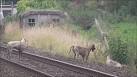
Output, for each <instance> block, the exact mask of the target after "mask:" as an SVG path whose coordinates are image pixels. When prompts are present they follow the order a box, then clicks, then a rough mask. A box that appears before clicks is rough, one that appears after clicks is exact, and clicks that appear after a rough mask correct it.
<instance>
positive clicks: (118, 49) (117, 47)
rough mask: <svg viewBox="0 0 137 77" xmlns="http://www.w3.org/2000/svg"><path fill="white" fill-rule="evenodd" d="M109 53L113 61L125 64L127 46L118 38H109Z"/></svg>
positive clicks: (127, 59) (126, 61)
mask: <svg viewBox="0 0 137 77" xmlns="http://www.w3.org/2000/svg"><path fill="white" fill-rule="evenodd" d="M109 47H110V48H109V53H110V55H111V57H112V59H113V60H115V61H118V62H120V63H121V64H127V63H128V61H129V57H128V44H127V43H126V42H124V41H122V40H121V39H120V37H115V38H111V39H110V42H109Z"/></svg>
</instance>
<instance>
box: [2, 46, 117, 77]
mask: <svg viewBox="0 0 137 77" xmlns="http://www.w3.org/2000/svg"><path fill="white" fill-rule="evenodd" d="M1 48H3V47H1ZM5 48H6V47H5ZM5 50H6V49H5ZM14 54H17V52H15V51H14ZM21 56H22V57H25V58H28V59H32V60H35V61H38V62H41V63H44V64H48V65H51V66H56V67H58V68H61V69H66V70H69V71H73V72H75V73H80V74H82V75H84V76H85V77H118V76H115V75H112V74H108V73H104V72H101V71H97V70H94V69H89V68H85V67H82V66H78V65H74V64H70V63H67V62H64V61H59V60H56V59H51V58H48V57H43V56H40V55H37V54H32V53H29V52H27V51H24V52H22V55H21Z"/></svg>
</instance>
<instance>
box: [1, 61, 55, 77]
mask: <svg viewBox="0 0 137 77" xmlns="http://www.w3.org/2000/svg"><path fill="white" fill-rule="evenodd" d="M0 61H2V62H3V61H4V62H7V63H9V64H12V65H15V66H16V67H20V68H24V69H25V70H28V71H31V72H34V73H35V74H36V75H37V76H40V77H54V76H52V75H49V74H46V73H44V72H42V71H39V70H37V69H34V68H31V67H28V66H25V65H23V64H20V63H17V62H15V61H11V60H8V59H4V58H0ZM37 76H34V77H37Z"/></svg>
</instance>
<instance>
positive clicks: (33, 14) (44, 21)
mask: <svg viewBox="0 0 137 77" xmlns="http://www.w3.org/2000/svg"><path fill="white" fill-rule="evenodd" d="M66 14H67V13H65V12H62V11H59V10H31V11H27V12H25V13H24V14H22V15H21V16H20V22H21V25H22V26H24V27H32V26H41V25H50V24H53V25H54V24H61V23H64V21H65V19H66V18H67V15H66Z"/></svg>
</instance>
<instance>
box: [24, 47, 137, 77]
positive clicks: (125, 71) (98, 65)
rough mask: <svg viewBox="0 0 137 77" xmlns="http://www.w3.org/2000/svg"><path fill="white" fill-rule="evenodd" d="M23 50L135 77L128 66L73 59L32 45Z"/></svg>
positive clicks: (117, 74)
mask: <svg viewBox="0 0 137 77" xmlns="http://www.w3.org/2000/svg"><path fill="white" fill-rule="evenodd" d="M25 52H30V53H34V54H38V55H41V56H46V57H49V58H54V59H58V60H61V61H65V62H69V63H72V64H76V65H80V66H83V67H87V68H91V69H95V70H98V71H102V72H106V73H110V74H113V75H116V76H118V77H137V75H136V74H134V73H131V72H130V71H129V68H128V67H122V68H117V67H112V66H108V65H105V64H101V63H97V62H90V63H83V62H82V61H81V60H74V59H73V58H66V57H64V56H60V55H57V54H56V55H53V54H51V53H49V52H46V51H44V50H42V49H36V48H33V47H29V48H27V49H25Z"/></svg>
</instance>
